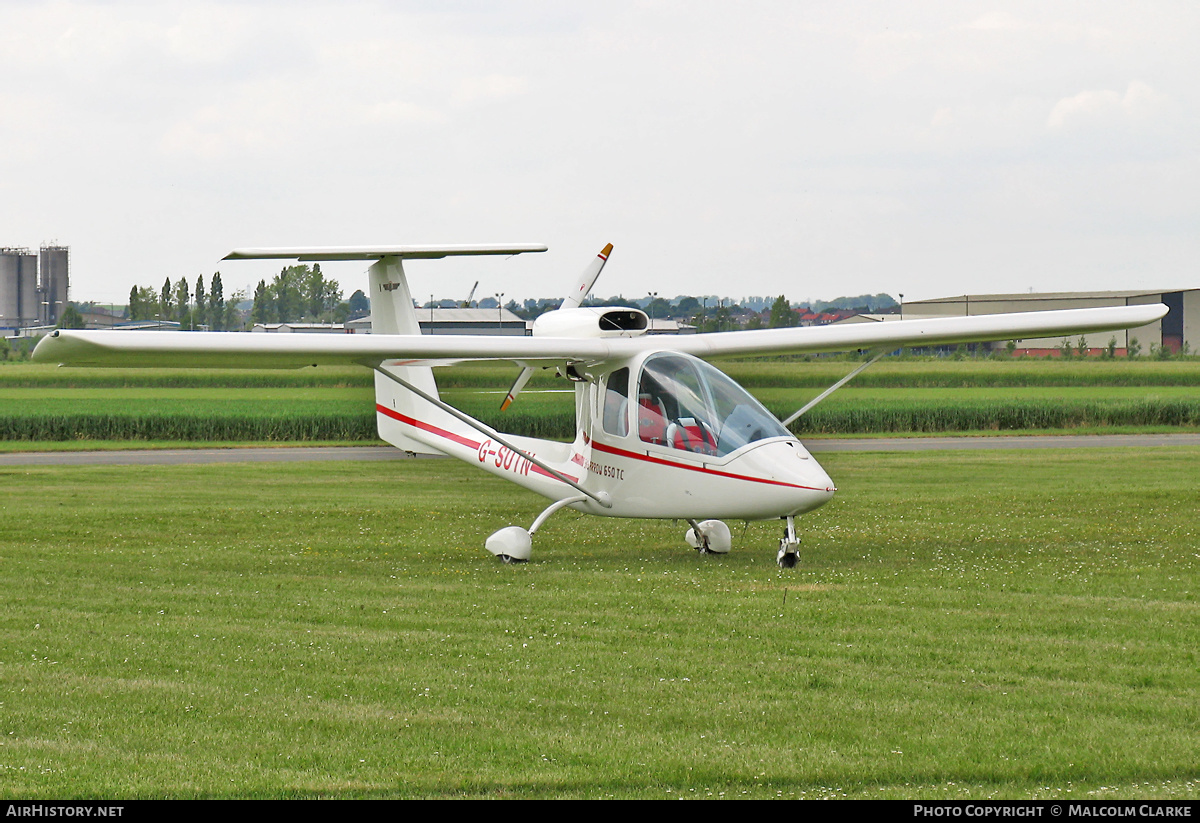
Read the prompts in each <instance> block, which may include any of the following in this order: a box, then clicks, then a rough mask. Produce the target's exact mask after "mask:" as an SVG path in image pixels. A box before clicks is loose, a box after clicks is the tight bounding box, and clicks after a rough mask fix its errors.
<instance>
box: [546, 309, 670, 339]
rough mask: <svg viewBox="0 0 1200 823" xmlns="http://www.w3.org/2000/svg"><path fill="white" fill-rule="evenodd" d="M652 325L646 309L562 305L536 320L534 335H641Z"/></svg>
mask: <svg viewBox="0 0 1200 823" xmlns="http://www.w3.org/2000/svg"><path fill="white" fill-rule="evenodd" d="M649 329H650V318H649V317H647V316H646V313H645V312H644V311H642V310H641V309H632V308H626V307H615V306H593V307H590V308H576V309H559V310H557V311H550V312H546V313H545V314H543V315H542V316H541V317H539V318H537V319H536V320H534V321H533V334H534V336H535V337H638V336H640V335H643V334H645V333H646V332H647V331H649Z"/></svg>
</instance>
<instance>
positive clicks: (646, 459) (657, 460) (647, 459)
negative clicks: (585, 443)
mask: <svg viewBox="0 0 1200 823" xmlns="http://www.w3.org/2000/svg"><path fill="white" fill-rule="evenodd" d="M592 448H593V449H595V450H596V451H600V452H605V453H607V454H615V455H617V456H618V457H628V458H630V459H632V460H641V461H642V462H643V463H654V464H655V465H658V466H670V467H672V468H675V469H686V470H687V471H692V472H700V473H701V474H709V475H713V476H714V477H728V478H729V479H731V480H747V481H749V482H751V483H766V484H768V485H770V486H787V487H788V488H789V489H805V490H807V491H816V492H823V491H829V490H828V489H819V488H817V487H816V486H800V485H797V484H795V483H785V482H783V481H782V480H769V479H767V478H765V477H751V476H750V475H746V474H733V473H732V472H723V471H721V470H720V469H709V468H705V467H704V466H689V465H688V464H687V463H676V462H675V461H674V460H664V459H663V458H661V457H651V456H650V455H648V454H640V453H638V452H631V451H627V450H625V449H618V448H617V447H616V446H606V445H604V444H603V443H598V442H596V441H592Z"/></svg>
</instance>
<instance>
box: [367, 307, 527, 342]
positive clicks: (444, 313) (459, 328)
mask: <svg viewBox="0 0 1200 823" xmlns="http://www.w3.org/2000/svg"><path fill="white" fill-rule="evenodd" d="M416 312H417V323H419V324H420V326H421V334H511V335H516V336H520V335H526V334H529V324H528V323H526V322H525V321H524V320H522V319H521V318H520V317H517V315H515V314H513V313H512V312H510V311H509V310H508V309H503V308H502V309H495V308H492V309H439V308H432V309H427V308H417V309H416ZM346 326H347V327H348V329H349V330H350V332H351V333H357V334H362V333H364V332H365V333H368V334H369V333H370V331H371V318H370V317H361V318H359V319H357V320H351V321H349V322H348V323H347V324H346Z"/></svg>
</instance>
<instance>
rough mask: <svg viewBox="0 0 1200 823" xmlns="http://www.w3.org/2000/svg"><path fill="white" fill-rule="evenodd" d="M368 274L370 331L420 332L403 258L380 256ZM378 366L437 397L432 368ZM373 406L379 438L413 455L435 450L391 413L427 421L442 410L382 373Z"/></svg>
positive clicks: (393, 332) (379, 375)
mask: <svg viewBox="0 0 1200 823" xmlns="http://www.w3.org/2000/svg"><path fill="white" fill-rule="evenodd" d="M368 275H369V277H370V283H371V333H372V334H420V333H421V326H420V324H419V323H418V322H417V312H416V310H415V309H414V308H413V301H412V294H411V293H410V292H409V289H408V278H407V277H405V275H404V263H403V261H402V260H401V259H400V258H399V257H384V258H382V259H380V260H378V261H377V262H375V263H374V264H373V265H372V266H371V268H370V270H369V271H368ZM380 368H382V369H383V370H384V371H387V372H391V373H392V374H394V375H396V376H397V377H399V378H401V379H403V380H405V381H407V382H409V383H411V384H412V385H414V386H416V387H417V388H419V389H421V391H423V392H426V393H427V394H429V395H431V396H433V397H437V396H438V390H437V381H436V380H434V377H433V369H432V368H430V367H428V366H399V365H391V364H388V363H386V362H385V363H383V364H382V365H381V366H380ZM375 405H376V411H375V425H376V428H377V429H378V431H379V437H380V438H381V439H383V440H385V441H387V442H388V443H391V444H392V445H393V446H395V447H396V448H398V449H404V450H405V451H409V452H415V453H417V454H437V453H438V452H436V451H435V450H434V449H432V448H430V447H429V446H427V445H425V444H424V443H421V442H419V441H417V440H414V439H412V438H411V437H409V436H408V435H407V434H405V432H406V431H411V430H412V427H411V426H409V425H407V424H405V423H403V422H402V421H400V420H397V419H396V417H395V416H393V415H400V416H403V417H406V418H408V419H411V420H420V421H422V422H427V423H428V422H431V421H430V418H431V417H438V418H440V417H442V416H443V415H444V412H442V411H441V410H440V409H438V408H437V407H436V406H433V405H431V404H429V403H428V402H426V401H425V400H422V399H421V398H420V397H417V396H416V395H415V394H413V393H412V392H409V391H405V390H404V389H403V388H402V387H401V386H400V385H399V384H398V383H396V382H395V381H392V380H388V379H387V378H386V377H384V376H383V375H382V374H376V375H375ZM381 406H382V407H383V408H385V409H389V410H390V411H391V412H392V413H393V415H389V414H385V413H383V412H382V411H380V410H379V407H381Z"/></svg>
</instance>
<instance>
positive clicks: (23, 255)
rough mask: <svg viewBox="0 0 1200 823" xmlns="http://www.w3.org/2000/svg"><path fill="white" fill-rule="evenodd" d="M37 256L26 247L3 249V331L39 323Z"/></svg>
mask: <svg viewBox="0 0 1200 823" xmlns="http://www.w3.org/2000/svg"><path fill="white" fill-rule="evenodd" d="M37 263H38V259H37V255H35V254H34V253H33V252H31V251H30V250H29V249H26V248H2V249H0V328H3V329H11V330H16V329H19V328H21V327H23V326H29V325H33V324H35V323H37V320H38V304H39V300H40V298H39V297H38V287H37Z"/></svg>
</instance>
